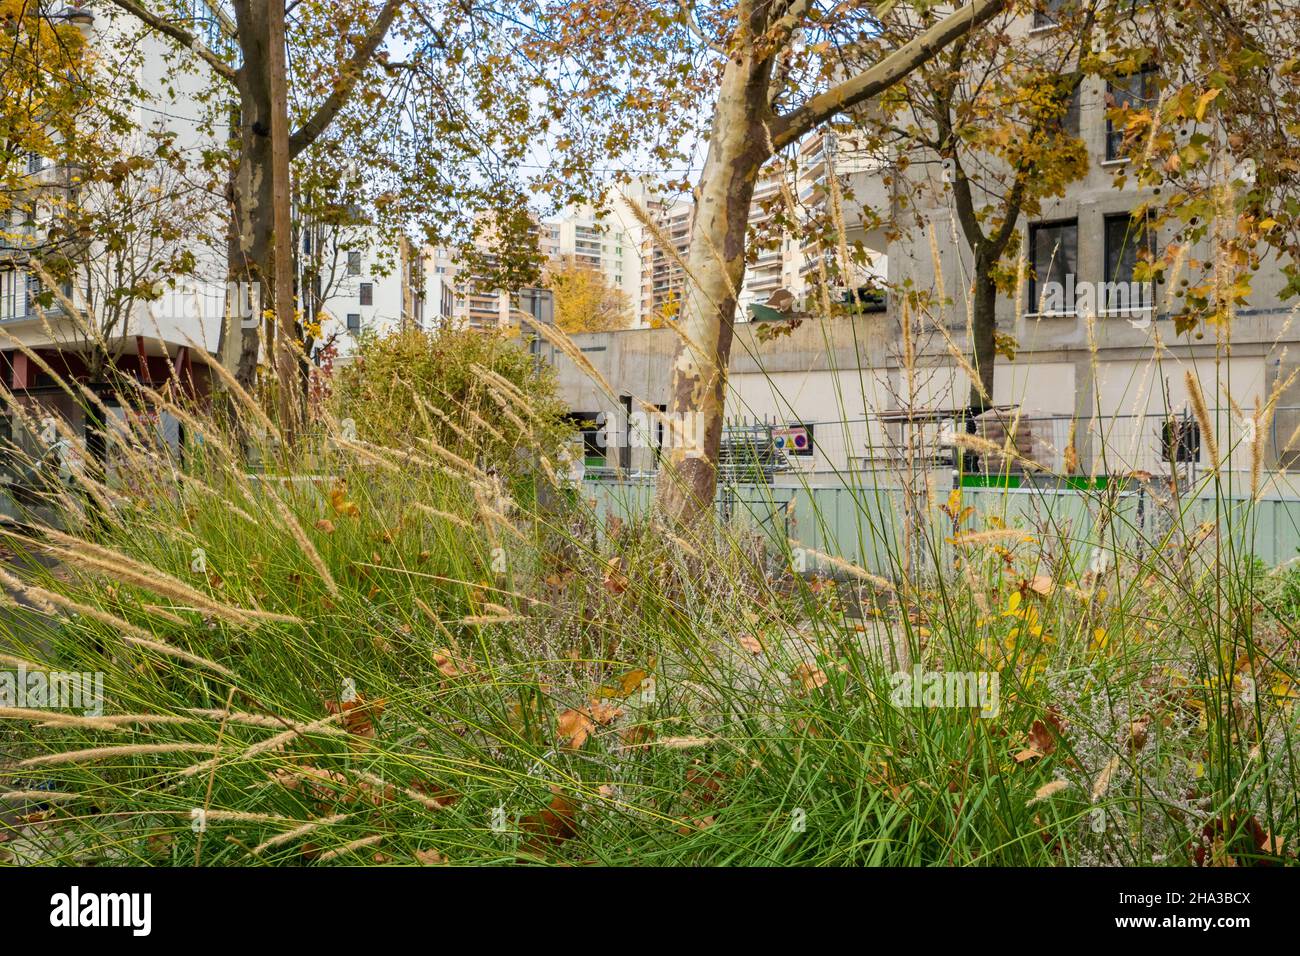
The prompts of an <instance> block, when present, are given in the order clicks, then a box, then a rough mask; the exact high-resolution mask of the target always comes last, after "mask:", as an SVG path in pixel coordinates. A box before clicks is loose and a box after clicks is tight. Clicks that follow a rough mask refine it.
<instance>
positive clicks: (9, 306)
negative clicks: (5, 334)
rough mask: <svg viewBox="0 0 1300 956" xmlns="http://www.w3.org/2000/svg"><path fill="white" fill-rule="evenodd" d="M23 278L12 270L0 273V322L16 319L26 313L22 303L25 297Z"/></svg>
mask: <svg viewBox="0 0 1300 956" xmlns="http://www.w3.org/2000/svg"><path fill="white" fill-rule="evenodd" d="M23 278H24V277H23V274H22V273H21V272H18V271H16V270H14V269H6V270H5V271H3V272H0V320H3V319H16V318H18V317H19V316H21V315H23V314H24V313H25V312H26V311H27V310H26V308H25V305H24V303H23V298H24V297H25V295H26V285H25V284H24V282H23Z"/></svg>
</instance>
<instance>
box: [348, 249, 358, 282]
mask: <svg viewBox="0 0 1300 956" xmlns="http://www.w3.org/2000/svg"><path fill="white" fill-rule="evenodd" d="M348 275H350V276H359V275H361V253H359V252H349V253H348Z"/></svg>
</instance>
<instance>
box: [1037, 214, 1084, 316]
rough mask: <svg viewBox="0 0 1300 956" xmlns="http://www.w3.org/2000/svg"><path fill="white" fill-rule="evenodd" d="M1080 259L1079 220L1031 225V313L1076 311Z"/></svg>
mask: <svg viewBox="0 0 1300 956" xmlns="http://www.w3.org/2000/svg"><path fill="white" fill-rule="evenodd" d="M1078 262H1079V223H1078V220H1075V219H1070V220H1067V221H1062V222H1045V223H1034V224H1033V225H1031V226H1030V227H1029V267H1030V269H1031V274H1030V277H1029V311H1030V312H1042V313H1044V314H1047V315H1068V314H1072V313H1073V312H1074V299H1075V296H1074V282H1075V270H1076V267H1077V266H1078Z"/></svg>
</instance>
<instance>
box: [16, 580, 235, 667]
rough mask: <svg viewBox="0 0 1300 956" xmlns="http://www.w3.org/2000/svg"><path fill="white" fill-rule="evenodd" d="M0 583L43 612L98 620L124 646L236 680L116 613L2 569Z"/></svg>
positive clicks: (212, 662)
mask: <svg viewBox="0 0 1300 956" xmlns="http://www.w3.org/2000/svg"><path fill="white" fill-rule="evenodd" d="M0 581H3V583H4V584H5V586H6V587H8V588H10V589H11V590H14V591H17V592H18V593H20V594H22V595H23V596H25V597H27V598H28V599H29V600H31V601H32V603H33V604H35V605H36V606H37V607H38V608H41V609H42V610H45V611H46V613H49V614H51V615H53V614H55V608H62V609H63V610H65V611H69V612H71V613H73V614H80V615H82V616H83V617H87V618H90V619H91V620H93V621H98V622H99V623H100V624H105V625H107V626H109V627H111V628H114V629H115V630H116V631H118V632H120V633H119V634H118V636H119V637H120V639H121V640H122V641H123V643H126V644H131V645H134V646H136V647H141V648H144V649H146V650H150V651H153V652H154V653H156V654H162V655H164V656H166V657H174V658H176V659H177V660H181V661H185V662H186V663H187V664H194V665H195V666H197V667H203V668H206V669H208V670H210V671H214V672H216V673H218V674H220V675H221V676H223V677H226V678H229V679H230V680H232V681H233V680H235V674H234V672H232V671H231V670H230V669H229V668H226V667H223V666H221V665H220V664H218V663H216V662H215V661H210V660H208V659H207V658H205V657H199V656H198V655H197V654H191V653H190V652H189V651H183V650H181V649H180V648H179V647H173V646H171V645H170V644H165V643H163V642H162V641H159V640H157V639H155V638H154V637H153V636H152V635H150V634H149V633H148V632H146V631H144V630H142V629H141V628H138V627H136V626H135V625H134V624H132V623H130V622H129V621H126V620H123V619H122V618H120V617H118V616H117V615H115V614H110V613H109V612H108V611H105V610H103V609H102V608H97V607H91V606H90V605H88V604H82V603H80V602H78V601H74V600H73V599H72V598H69V597H67V596H65V595H62V594H58V593H57V592H54V591H48V590H46V589H44V588H40V587H37V586H36V585H34V584H28V583H26V582H24V581H20V580H18V579H17V578H15V577H13V576H12V575H10V574H8V573H6V572H4V571H3V570H0ZM0 600H3V601H4V603H6V604H10V605H12V606H17V604H16V602H14V601H13V600H12V599H10V598H8V597H7V595H6V596H4V597H3V598H0ZM182 623H184V622H182Z"/></svg>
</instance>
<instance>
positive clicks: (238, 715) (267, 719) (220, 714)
mask: <svg viewBox="0 0 1300 956" xmlns="http://www.w3.org/2000/svg"><path fill="white" fill-rule="evenodd" d="M185 713H187V714H193V715H194V716H195V717H205V718H207V719H209V720H215V721H220V722H223V723H229V724H240V725H241V726H244V727H265V728H268V729H270V730H285V729H288V730H297V731H303V730H305V729H307V727H308V726H309V725H307V724H302V723H299V722H297V721H292V720H286V719H284V718H282V717H271V716H267V715H265V714H248V713H244V712H242V711H231V710H221V709H216V710H214V709H207V708H199V707H187V708H185ZM312 732H313V733H321V734H333V735H335V736H339V737H343V736H346V735H347V731H346V730H344V729H343V728H342V727H333V726H324V727H314V728H312Z"/></svg>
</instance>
